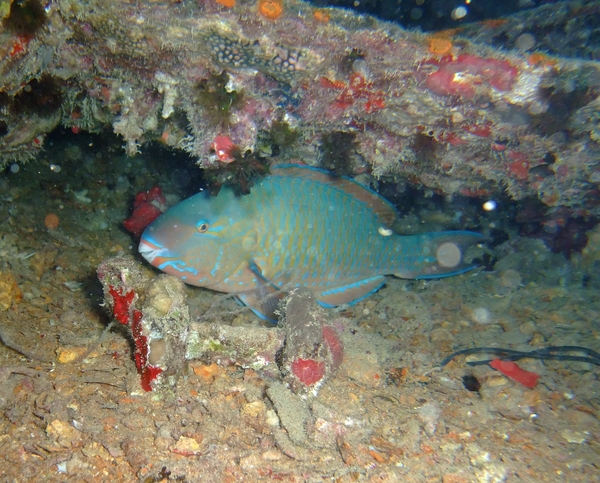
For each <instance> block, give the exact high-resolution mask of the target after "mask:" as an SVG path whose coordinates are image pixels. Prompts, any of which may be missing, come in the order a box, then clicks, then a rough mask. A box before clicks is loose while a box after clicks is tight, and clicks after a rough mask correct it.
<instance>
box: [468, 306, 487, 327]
mask: <svg viewBox="0 0 600 483" xmlns="http://www.w3.org/2000/svg"><path fill="white" fill-rule="evenodd" d="M471 319H472V320H473V322H477V323H478V324H489V323H490V322H491V320H492V314H490V311H489V310H488V309H486V308H485V307H477V308H474V309H473V310H472V311H471Z"/></svg>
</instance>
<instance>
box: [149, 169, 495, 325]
mask: <svg viewBox="0 0 600 483" xmlns="http://www.w3.org/2000/svg"><path fill="white" fill-rule="evenodd" d="M396 218H397V213H396V210H395V209H394V207H393V205H392V204H391V203H389V202H388V201H387V200H385V199H384V198H382V197H381V196H380V195H378V194H377V193H375V192H374V191H372V190H370V189H368V188H367V187H365V186H363V185H361V184H359V183H358V182H356V181H354V180H352V179H350V178H343V177H335V176H332V175H330V174H328V173H327V172H325V171H322V170H320V169H316V168H310V167H305V166H299V165H280V166H275V167H273V168H272V169H271V173H270V174H269V175H268V176H266V177H264V178H262V179H260V180H259V181H257V182H256V185H255V186H254V187H253V188H252V192H251V193H250V194H249V195H246V196H235V194H234V193H233V191H232V190H230V189H228V188H223V189H222V190H221V192H220V193H219V194H218V195H217V196H216V197H209V196H208V193H204V192H200V193H198V194H196V195H194V196H192V197H190V198H188V199H186V200H184V201H182V202H181V203H179V204H177V205H176V206H174V207H173V208H171V209H169V210H167V211H166V212H165V213H163V214H162V215H161V216H160V217H158V218H157V219H156V220H155V221H154V222H153V223H152V224H151V225H149V226H148V227H147V228H146V230H145V231H144V233H143V235H142V238H141V241H140V245H139V251H140V253H141V254H142V256H143V257H144V258H145V259H146V260H147V261H148V262H150V263H151V264H152V265H154V266H155V267H157V268H159V269H160V270H162V271H164V272H166V273H168V274H170V275H174V276H176V277H179V278H181V279H182V280H183V281H184V282H185V283H188V284H190V285H196V286H200V287H206V288H209V289H212V290H216V291H219V292H225V293H231V294H235V295H236V296H237V297H238V299H239V300H240V301H241V302H242V303H243V304H245V305H248V306H249V307H250V308H251V309H252V310H253V311H254V312H255V313H256V314H257V315H259V316H260V317H262V318H265V319H268V320H273V317H274V310H275V308H276V300H275V303H273V300H272V299H274V298H275V296H276V294H281V293H283V292H285V291H286V290H289V289H291V288H293V287H305V288H307V289H308V290H310V291H311V292H312V293H313V294H314V295H315V298H316V299H317V301H318V302H319V303H320V304H321V305H322V306H325V307H335V306H339V305H342V304H352V303H355V302H357V301H359V300H362V299H363V298H365V297H367V296H369V295H370V294H372V293H373V292H375V291H377V290H378V289H379V288H380V287H381V286H382V285H383V284H384V283H385V276H386V275H396V276H398V277H401V278H410V279H428V278H440V277H447V276H451V275H457V274H460V273H463V272H466V271H468V270H470V269H472V268H474V266H473V265H470V264H468V263H467V262H466V261H465V259H464V258H465V257H464V252H465V250H466V248H468V247H469V246H470V245H473V244H475V243H479V242H481V241H483V239H484V237H483V235H480V234H479V233H475V232H470V231H445V232H435V233H426V234H420V235H410V236H402V235H398V234H396V233H395V232H393V231H392V230H391V229H390V227H391V225H392V223H393V222H394V220H396ZM270 299H271V300H270Z"/></svg>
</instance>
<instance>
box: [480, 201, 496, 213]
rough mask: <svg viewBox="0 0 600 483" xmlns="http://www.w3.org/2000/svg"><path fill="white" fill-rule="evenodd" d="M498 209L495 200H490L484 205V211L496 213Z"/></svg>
mask: <svg viewBox="0 0 600 483" xmlns="http://www.w3.org/2000/svg"><path fill="white" fill-rule="evenodd" d="M497 207H498V203H496V202H495V201H494V200H488V201H486V202H485V203H484V204H483V209H484V210H485V211H494V210H495V209H496V208H497Z"/></svg>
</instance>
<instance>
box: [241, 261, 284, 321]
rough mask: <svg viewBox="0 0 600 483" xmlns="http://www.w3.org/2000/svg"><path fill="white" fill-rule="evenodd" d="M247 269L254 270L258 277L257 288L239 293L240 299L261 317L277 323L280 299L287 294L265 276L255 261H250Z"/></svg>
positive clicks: (255, 275)
mask: <svg viewBox="0 0 600 483" xmlns="http://www.w3.org/2000/svg"><path fill="white" fill-rule="evenodd" d="M246 270H249V271H250V272H252V275H253V276H254V278H256V288H255V289H254V290H252V291H248V292H243V293H239V294H237V298H238V300H239V301H240V302H241V303H243V304H244V305H246V306H248V307H250V310H252V312H254V313H255V314H256V315H258V316H259V317H260V318H261V319H263V320H268V321H269V322H272V323H274V324H276V323H277V316H276V314H275V311H276V310H277V306H278V305H279V301H280V300H281V299H282V298H283V296H284V295H285V294H284V293H283V292H282V291H281V290H279V288H278V287H276V286H275V285H273V284H272V283H270V282H269V281H268V280H266V279H265V278H264V277H263V275H262V272H261V270H260V268H259V267H258V266H257V265H256V264H255V263H254V262H252V261H250V262H249V263H248V267H247V268H246Z"/></svg>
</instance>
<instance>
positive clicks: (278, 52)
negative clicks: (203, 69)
mask: <svg viewBox="0 0 600 483" xmlns="http://www.w3.org/2000/svg"><path fill="white" fill-rule="evenodd" d="M202 41H203V43H204V44H205V45H206V47H207V49H208V52H209V55H210V56H211V57H212V59H213V61H214V62H216V63H217V64H218V65H220V66H221V67H224V68H229V69H234V70H239V69H244V68H246V69H247V68H251V69H256V70H258V71H260V72H262V73H263V74H266V75H269V76H271V77H274V78H275V79H277V80H278V81H280V82H285V83H288V84H291V83H293V82H294V81H296V80H298V79H299V78H301V77H303V76H304V75H306V74H307V71H308V70H309V67H310V66H311V65H312V64H313V63H314V62H315V61H316V59H313V58H312V56H310V55H309V54H308V53H307V52H306V51H304V50H303V49H296V48H293V47H291V46H286V45H283V44H268V40H263V39H261V40H258V39H256V40H249V39H245V38H243V37H241V36H240V35H239V34H235V33H233V32H231V31H229V30H228V29H225V28H224V27H223V26H218V27H217V26H214V27H212V28H208V29H206V33H204V34H203V35H202Z"/></svg>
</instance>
